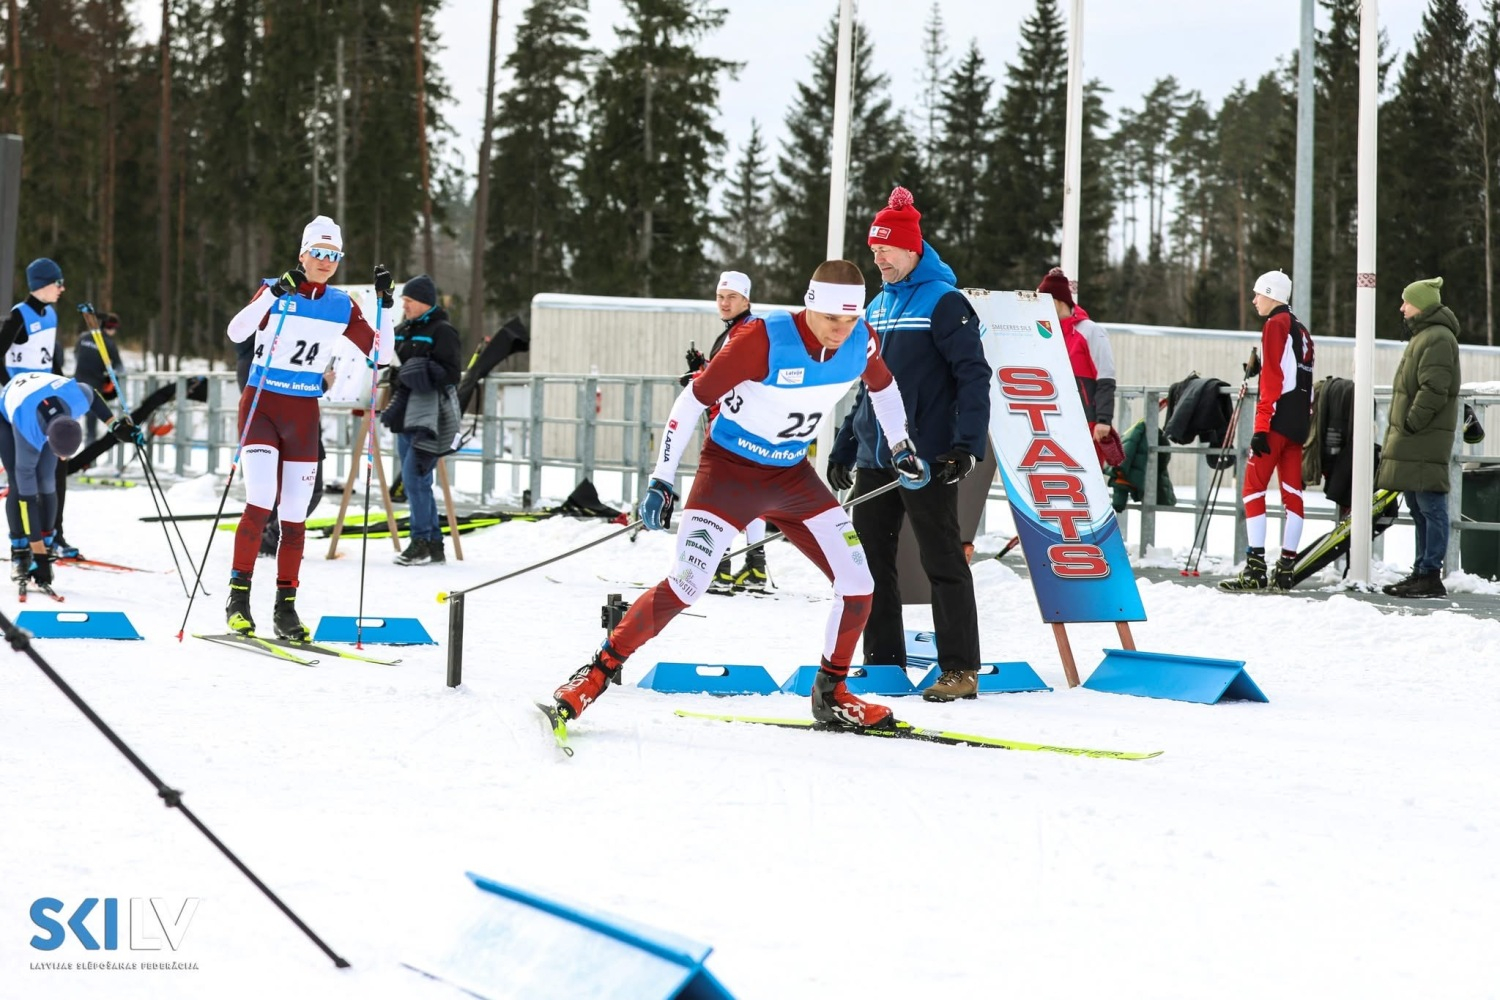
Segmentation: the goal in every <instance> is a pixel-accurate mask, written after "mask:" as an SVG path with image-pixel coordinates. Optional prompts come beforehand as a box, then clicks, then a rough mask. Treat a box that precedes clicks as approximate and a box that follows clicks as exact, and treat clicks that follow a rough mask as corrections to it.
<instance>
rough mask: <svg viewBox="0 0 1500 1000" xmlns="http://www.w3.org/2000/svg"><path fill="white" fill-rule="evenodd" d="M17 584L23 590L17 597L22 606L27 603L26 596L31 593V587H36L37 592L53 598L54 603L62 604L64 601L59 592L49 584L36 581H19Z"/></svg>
mask: <svg viewBox="0 0 1500 1000" xmlns="http://www.w3.org/2000/svg"><path fill="white" fill-rule="evenodd" d="M16 582H17V583H18V584H19V585H20V590H21V592H20V593H19V594H17V595H16V600H18V601H20V602H21V603H22V604H25V603H26V595H27V594H28V593H30V590H29V589H28V588H31V587H35V588H36V589H37V590H39V591H41V592H42V593H43V594H46V595H47V596H48V597H50V598H52V599H53V600H54V601H58V602H61V601H63V600H64V597H63V595H61V594H59V593H58V592H57V591H55V590H53V589H52V587H51V586H50V585H48V584H45V583H37V582H36V581H34V580H18V581H16Z"/></svg>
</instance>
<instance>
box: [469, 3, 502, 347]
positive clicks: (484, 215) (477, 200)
mask: <svg viewBox="0 0 1500 1000" xmlns="http://www.w3.org/2000/svg"><path fill="white" fill-rule="evenodd" d="M499 31H500V0H490V59H489V63H488V72H487V73H486V76H485V84H484V132H483V133H481V135H480V137H479V182H478V184H477V185H476V189H475V193H474V262H473V269H472V272H471V279H470V281H469V332H470V333H471V334H472V335H473V337H474V343H475V344H478V343H479V342H480V340H482V339H483V338H484V251H485V247H486V246H487V245H488V243H489V240H488V239H487V237H488V235H489V233H488V228H489V213H490V132H491V131H492V130H493V129H494V115H495V46H496V41H497V36H498V34H499Z"/></svg>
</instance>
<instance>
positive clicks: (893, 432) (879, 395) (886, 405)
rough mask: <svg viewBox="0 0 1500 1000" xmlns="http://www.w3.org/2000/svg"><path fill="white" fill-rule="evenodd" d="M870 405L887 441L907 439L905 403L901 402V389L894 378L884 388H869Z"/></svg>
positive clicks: (892, 442) (896, 442) (894, 442)
mask: <svg viewBox="0 0 1500 1000" xmlns="http://www.w3.org/2000/svg"><path fill="white" fill-rule="evenodd" d="M870 405H871V406H872V407H874V409H875V420H876V421H877V422H878V423H879V424H880V430H881V433H883V434H884V435H885V439H886V441H887V442H888V443H890V444H893V445H894V444H899V443H901V442H902V441H905V440H906V439H907V432H906V404H905V403H903V402H901V389H900V388H899V387H898V386H897V385H896V381H895V379H892V380H891V384H890V385H888V386H886V387H885V388H884V389H880V390H878V391H876V390H874V389H872V390H870Z"/></svg>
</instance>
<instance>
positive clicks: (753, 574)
mask: <svg viewBox="0 0 1500 1000" xmlns="http://www.w3.org/2000/svg"><path fill="white" fill-rule="evenodd" d="M770 585H771V578H770V577H769V576H767V575H766V550H765V547H764V546H762V547H761V548H758V549H751V550H750V551H749V552H746V553H745V565H744V566H743V567H742V568H741V569H740V571H739V572H738V573H736V574H735V575H734V586H735V589H736V590H749V591H753V592H755V593H765V591H766V590H767V589H768V588H769V587H770Z"/></svg>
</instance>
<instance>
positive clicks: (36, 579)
mask: <svg viewBox="0 0 1500 1000" xmlns="http://www.w3.org/2000/svg"><path fill="white" fill-rule="evenodd" d="M31 580H32V582H33V583H37V584H40V585H41V586H43V587H50V586H52V555H51V553H48V552H33V553H32V554H31Z"/></svg>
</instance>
